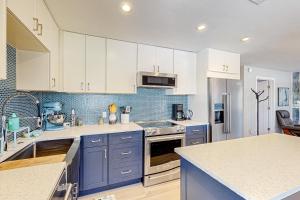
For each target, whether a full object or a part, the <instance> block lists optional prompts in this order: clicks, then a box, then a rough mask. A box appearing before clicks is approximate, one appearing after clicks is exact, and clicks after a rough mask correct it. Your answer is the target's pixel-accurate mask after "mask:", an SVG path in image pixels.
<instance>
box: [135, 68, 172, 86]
mask: <svg viewBox="0 0 300 200" xmlns="http://www.w3.org/2000/svg"><path fill="white" fill-rule="evenodd" d="M137 86H138V87H146V88H170V89H173V88H176V87H177V75H176V74H164V73H156V72H138V74H137Z"/></svg>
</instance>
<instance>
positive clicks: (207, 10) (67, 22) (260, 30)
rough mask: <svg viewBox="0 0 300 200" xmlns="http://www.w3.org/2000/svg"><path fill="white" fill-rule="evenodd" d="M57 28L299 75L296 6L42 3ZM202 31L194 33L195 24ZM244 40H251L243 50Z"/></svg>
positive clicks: (137, 0)
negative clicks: (219, 55)
mask: <svg viewBox="0 0 300 200" xmlns="http://www.w3.org/2000/svg"><path fill="white" fill-rule="evenodd" d="M46 2H47V4H48V7H49V8H50V10H51V12H52V14H53V15H54V17H55V20H56V21H57V23H58V25H59V26H60V28H62V29H64V30H69V31H74V32H80V33H86V34H90V35H98V36H102V37H108V38H114V39H120V40H126V41H132V42H138V43H146V44H153V45H158V46H164V47H171V48H175V49H182V50H190V51H196V52H198V51H200V50H202V49H204V48H207V47H211V48H216V49H221V50H227V51H232V52H237V53H241V55H242V64H246V65H252V66H257V67H265V68H274V69H282V70H288V71H292V70H298V71H299V70H300V1H299V0H267V1H266V2H264V3H263V4H261V5H259V6H257V5H255V4H253V3H251V2H250V1H248V0H128V2H130V3H131V4H132V6H133V10H132V12H131V13H130V14H124V13H122V11H121V9H120V4H121V2H122V1H120V0H46ZM202 23H205V24H207V27H208V29H207V30H206V31H204V32H197V30H196V27H197V26H198V25H199V24H202ZM244 36H249V37H251V38H252V40H251V42H249V43H246V44H243V43H241V42H240V39H241V38H242V37H244Z"/></svg>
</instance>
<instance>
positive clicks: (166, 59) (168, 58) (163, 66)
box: [156, 47, 174, 74]
mask: <svg viewBox="0 0 300 200" xmlns="http://www.w3.org/2000/svg"><path fill="white" fill-rule="evenodd" d="M173 53H174V50H173V49H167V48H161V47H157V48H156V64H157V67H158V72H159V73H167V74H173V72H174V63H173V61H174V57H173V56H174V54H173Z"/></svg>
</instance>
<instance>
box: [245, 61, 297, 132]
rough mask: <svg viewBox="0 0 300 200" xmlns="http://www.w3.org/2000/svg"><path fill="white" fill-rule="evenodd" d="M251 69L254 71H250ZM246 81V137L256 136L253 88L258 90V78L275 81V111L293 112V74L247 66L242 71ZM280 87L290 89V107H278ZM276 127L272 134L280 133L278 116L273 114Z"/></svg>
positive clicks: (272, 128) (273, 128) (272, 129)
mask: <svg viewBox="0 0 300 200" xmlns="http://www.w3.org/2000/svg"><path fill="white" fill-rule="evenodd" d="M249 68H250V69H251V70H252V71H251V72H250V71H249ZM241 73H243V79H244V80H243V81H244V133H245V136H250V135H256V98H255V96H254V94H253V93H252V91H251V88H253V89H256V83H257V82H256V80H257V78H267V79H274V80H275V88H274V90H275V91H274V94H275V95H274V97H273V98H274V102H275V105H273V106H275V111H276V110H278V109H286V110H289V111H290V112H291V89H292V73H291V72H284V71H278V70H270V69H263V68H256V67H252V66H245V67H244V69H243V70H242V72H241ZM278 87H288V88H290V106H289V107H278ZM273 114H274V115H273V117H271V118H273V120H275V122H274V126H273V127H270V128H271V132H273V131H274V132H280V131H281V130H280V128H279V127H278V124H277V119H276V114H275V112H274V113H273Z"/></svg>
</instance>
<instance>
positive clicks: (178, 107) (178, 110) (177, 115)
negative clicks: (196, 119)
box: [172, 104, 186, 121]
mask: <svg viewBox="0 0 300 200" xmlns="http://www.w3.org/2000/svg"><path fill="white" fill-rule="evenodd" d="M172 119H173V120H176V121H182V120H185V119H186V118H185V116H184V112H183V104H173V105H172Z"/></svg>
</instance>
